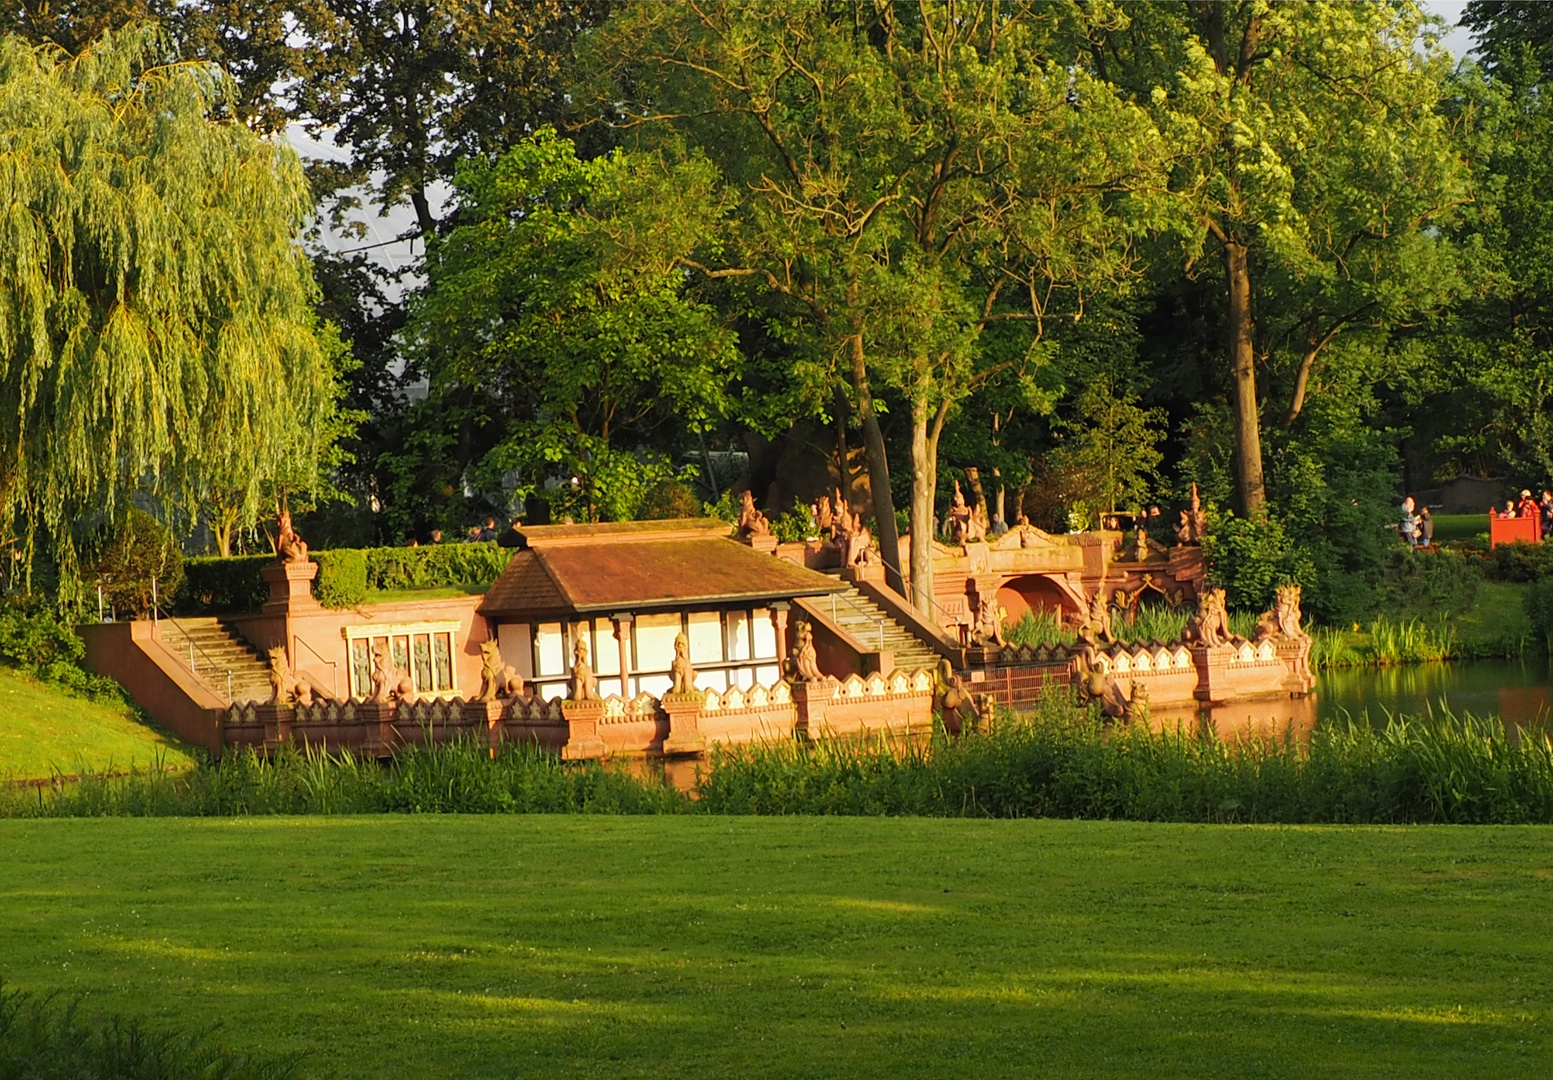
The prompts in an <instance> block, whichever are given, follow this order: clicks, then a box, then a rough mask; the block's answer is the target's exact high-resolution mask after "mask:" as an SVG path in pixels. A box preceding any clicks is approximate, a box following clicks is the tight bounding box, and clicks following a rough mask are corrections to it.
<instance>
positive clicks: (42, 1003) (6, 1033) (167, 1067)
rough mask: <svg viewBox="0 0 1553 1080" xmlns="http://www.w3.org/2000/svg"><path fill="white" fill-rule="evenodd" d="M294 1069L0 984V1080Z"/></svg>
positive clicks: (209, 1077)
mask: <svg viewBox="0 0 1553 1080" xmlns="http://www.w3.org/2000/svg"><path fill="white" fill-rule="evenodd" d="M299 1067H300V1062H299V1059H298V1058H296V1057H294V1056H293V1057H285V1058H277V1059H274V1060H269V1061H261V1060H255V1059H252V1058H248V1057H244V1056H242V1055H238V1054H233V1053H229V1052H227V1051H226V1050H223V1049H222V1048H221V1047H219V1046H217V1045H214V1044H213V1043H212V1042H211V1041H210V1038H209V1035H208V1034H207V1033H204V1032H199V1033H194V1034H187V1033H182V1032H167V1031H159V1030H156V1029H153V1028H151V1027H148V1026H147V1025H144V1024H142V1023H141V1022H140V1021H139V1020H136V1019H132V1018H125V1017H120V1016H109V1017H106V1018H95V1017H89V1016H87V1015H86V1013H85V1012H84V1010H83V1009H82V1006H81V1004H80V1002H77V1001H65V1000H63V999H61V998H58V997H52V996H38V995H36V994H29V993H24V992H22V991H19V990H7V989H6V987H5V984H4V981H3V980H0V1078H4V1080H12V1078H15V1080H282V1078H285V1077H294V1076H297V1075H299V1073H298V1070H299Z"/></svg>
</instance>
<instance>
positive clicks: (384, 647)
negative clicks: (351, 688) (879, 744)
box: [369, 640, 415, 705]
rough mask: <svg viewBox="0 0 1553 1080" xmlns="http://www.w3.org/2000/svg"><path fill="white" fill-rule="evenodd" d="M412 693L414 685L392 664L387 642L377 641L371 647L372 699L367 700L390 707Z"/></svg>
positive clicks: (390, 651) (392, 656) (392, 659)
mask: <svg viewBox="0 0 1553 1080" xmlns="http://www.w3.org/2000/svg"><path fill="white" fill-rule="evenodd" d="M414 692H415V684H414V683H412V682H411V681H410V676H408V675H406V674H404V673H403V672H401V671H400V670H399V666H398V665H397V664H395V663H394V654H393V650H391V649H390V648H389V647H388V642H387V641H386V640H384V641H379V642H378V643H377V644H376V645H374V646H373V647H372V697H371V698H370V699H369V700H371V701H375V702H377V703H378V704H379V705H390V704H392V703H393V702H395V701H397V700H398V699H400V698H407V697H409V696H410V695H411V694H412V693H414Z"/></svg>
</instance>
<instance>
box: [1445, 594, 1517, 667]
mask: <svg viewBox="0 0 1553 1080" xmlns="http://www.w3.org/2000/svg"><path fill="white" fill-rule="evenodd" d="M1526 589H1527V586H1526V585H1523V584H1519V583H1517V582H1509V581H1484V582H1482V583H1481V584H1479V585H1478V592H1477V599H1476V600H1475V601H1474V602H1473V604H1472V607H1471V608H1470V609H1468V610H1467V611H1465V612H1463V613H1462V614H1461V615H1458V616H1457V617H1456V619H1455V627H1456V640H1457V641H1458V642H1459V643H1460V645H1461V648H1462V651H1463V652H1464V653H1466V655H1468V656H1484V655H1490V656H1493V655H1498V656H1502V655H1504V654H1505V652H1506V650H1507V649H1509V650H1511V651H1517V650H1518V649H1519V647H1520V645H1521V643H1522V642H1524V641H1526V640H1528V639H1530V638H1531V633H1532V631H1531V619H1529V618H1528V617H1527V615H1526V605H1525V603H1524V597H1525V595H1526Z"/></svg>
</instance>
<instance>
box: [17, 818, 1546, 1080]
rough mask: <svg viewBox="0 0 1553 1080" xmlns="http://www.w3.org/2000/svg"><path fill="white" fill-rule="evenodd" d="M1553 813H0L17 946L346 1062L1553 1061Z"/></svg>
mask: <svg viewBox="0 0 1553 1080" xmlns="http://www.w3.org/2000/svg"><path fill="white" fill-rule="evenodd" d="M1550 851H1553V829H1550V828H1488V827H1483V828H1424V827H1412V828H1341V827H1326V828H1235V827H1215V826H1176V825H1149V824H1132V823H1104V822H1088V823H1086V822H1060V821H976V820H952V821H937V820H921V819H840V818H766V819H757V818H740V819H717V818H702V819H675V818H649V819H640V818H603V817H543V816H540V817H515V818H514V817H488V818H487V817H462V818H461V817H430V816H427V817H413V816H407V817H391V818H346V819H330V818H322V817H314V818H301V819H221V820H210V819H204V820H194V819H160V820H145V819H124V818H111V819H76V820H51V821H33V822H24V821H0V852H3V853H4V857H3V858H0V911H3V912H4V913H5V917H4V918H3V919H0V970H3V973H4V974H5V975H6V976H7V977H8V978H9V979H11V980H12V981H13V982H14V983H15V984H17V985H19V986H21V987H23V988H27V989H37V990H49V989H58V990H63V991H66V992H69V993H84V994H86V995H88V1008H89V1009H104V1010H122V1011H127V1012H131V1013H134V1014H137V1015H142V1016H145V1017H149V1018H154V1019H155V1020H157V1021H159V1022H166V1023H177V1024H185V1025H203V1024H207V1023H210V1022H212V1021H217V1020H219V1021H223V1022H224V1024H225V1026H224V1028H223V1029H222V1031H221V1033H220V1035H219V1036H218V1037H219V1039H220V1040H221V1041H223V1042H225V1043H227V1044H228V1045H231V1046H234V1047H238V1048H263V1049H265V1050H266V1051H271V1052H278V1051H284V1050H289V1049H295V1048H309V1049H311V1050H312V1051H313V1055H314V1056H313V1057H312V1059H311V1060H312V1063H313V1067H314V1069H315V1070H317V1071H319V1072H325V1073H332V1072H334V1071H336V1070H337V1072H338V1074H339V1075H342V1076H347V1077H358V1076H359V1077H406V1078H409V1077H498V1076H500V1077H540V1076H544V1077H551V1076H568V1077H570V1076H589V1077H611V1078H613V1077H638V1076H654V1077H747V1076H753V1077H773V1078H776V1077H782V1078H786V1077H845V1078H847V1080H859V1078H867V1077H889V1078H892V1080H894V1078H914V1077H922V1078H932V1080H943V1078H945V1077H977V1078H985V1077H1020V1078H1024V1077H1035V1076H1039V1077H1085V1078H1090V1077H1118V1078H1120V1077H1127V1078H1133V1077H1150V1078H1159V1077H1190V1078H1193V1080H1199V1078H1202V1077H1333V1078H1354V1077H1377V1078H1378V1077H1388V1078H1389V1077H1407V1078H1410V1080H1417V1078H1425V1077H1440V1078H1452V1080H1456V1078H1461V1077H1473V1078H1483V1077H1536V1076H1545V1075H1549V1073H1550V1071H1553V857H1550V855H1549V852H1550Z"/></svg>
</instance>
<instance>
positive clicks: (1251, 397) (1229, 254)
mask: <svg viewBox="0 0 1553 1080" xmlns="http://www.w3.org/2000/svg"><path fill="white" fill-rule="evenodd" d="M1224 271H1225V277H1226V278H1227V279H1228V281H1229V360H1230V371H1231V373H1232V374H1233V375H1234V379H1235V458H1236V462H1235V463H1236V471H1237V473H1238V476H1237V480H1238V482H1239V495H1240V509H1241V511H1242V512H1243V513H1244V514H1245V515H1246V517H1261V516H1262V515H1263V514H1264V513H1265V512H1266V507H1267V488H1266V486H1265V485H1264V484H1263V482H1262V432H1261V427H1260V426H1259V421H1258V418H1257V407H1256V358H1255V354H1254V353H1253V351H1252V347H1251V344H1252V343H1251V332H1252V325H1251V269H1250V266H1249V265H1248V261H1247V249H1246V245H1245V244H1242V243H1238V242H1234V241H1226V242H1225V244H1224Z"/></svg>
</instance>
